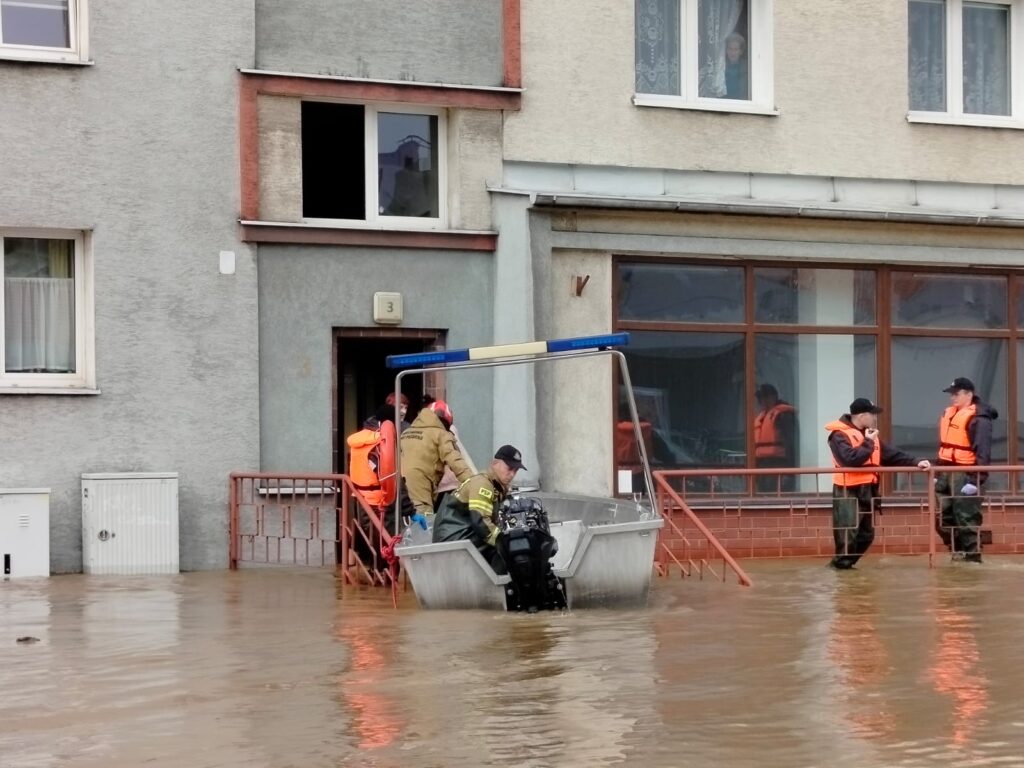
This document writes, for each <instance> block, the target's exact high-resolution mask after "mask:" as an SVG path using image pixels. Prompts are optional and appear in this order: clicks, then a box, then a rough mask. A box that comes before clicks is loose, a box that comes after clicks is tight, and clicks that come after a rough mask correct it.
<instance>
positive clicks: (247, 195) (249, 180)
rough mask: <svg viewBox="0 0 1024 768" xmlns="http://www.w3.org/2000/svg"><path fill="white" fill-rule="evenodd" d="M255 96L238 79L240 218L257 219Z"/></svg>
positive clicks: (249, 85)
mask: <svg viewBox="0 0 1024 768" xmlns="http://www.w3.org/2000/svg"><path fill="white" fill-rule="evenodd" d="M257 96H258V95H257V93H256V87H255V84H254V83H253V82H252V80H251V78H247V77H246V76H245V75H242V76H241V79H240V80H239V88H238V161H239V171H240V174H241V201H240V205H241V217H242V218H243V219H247V220H249V221H256V220H257V219H259V217H260V139H259V122H258V115H257V104H258V102H257Z"/></svg>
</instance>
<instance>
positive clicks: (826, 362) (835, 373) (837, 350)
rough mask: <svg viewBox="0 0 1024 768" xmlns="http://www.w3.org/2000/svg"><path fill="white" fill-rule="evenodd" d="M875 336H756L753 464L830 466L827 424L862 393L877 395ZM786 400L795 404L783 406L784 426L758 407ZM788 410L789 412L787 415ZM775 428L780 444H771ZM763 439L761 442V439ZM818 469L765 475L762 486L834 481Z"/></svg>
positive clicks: (802, 486) (801, 486)
mask: <svg viewBox="0 0 1024 768" xmlns="http://www.w3.org/2000/svg"><path fill="white" fill-rule="evenodd" d="M875 347H876V343H875V337H874V336H853V335H849V336H847V335H830V334H829V335H826V334H820V335H816V334H800V335H793V334H768V333H759V334H757V335H756V336H755V342H754V348H755V353H754V354H755V361H756V362H755V379H756V381H755V382H754V384H755V386H756V390H755V400H756V401H757V405H756V406H755V407H756V410H755V413H754V415H753V417H752V418H753V420H754V422H755V426H754V427H752V428H753V429H754V442H755V454H754V466H757V467H773V466H774V467H780V466H781V467H799V466H804V467H828V466H831V464H832V459H831V454H830V452H829V449H828V444H827V441H826V435H825V431H824V429H823V427H824V425H825V424H827V423H828V422H830V421H833V420H835V419H837V418H839V417H840V416H841V415H842V414H844V413H846V412H847V411H848V410H849V405H850V403H851V402H852V401H853V400H854V399H855V398H858V397H867V398H870V399H872V400H873V399H875V388H876V382H877V364H876V350H875ZM776 402H783V403H786V404H788V405H789V406H791V407H792V408H793V411H792V412H790V413H785V411H786V410H787V409H782V410H783V413H780V414H779V415H778V416H777V417H776V418H775V419H772V421H776V422H778V421H779V418H781V419H782V421H781V424H782V429H778V430H773V429H771V427H770V426H769V427H766V426H765V424H764V422H765V419H764V418H762V420H761V424H760V428H757V426H756V421H757V417H758V413H760V412H761V411H762V410H767V409H770V408H772V407H773V406H774V405H775V404H776ZM783 414H785V415H783ZM771 432H774V433H775V434H776V435H777V436H778V438H779V440H778V441H777V442H780V443H782V444H781V445H777V446H774V447H773V446H772V445H770V443H771V442H772V441H771V440H769V439H761V440H759V439H758V437H759V435H760V436H761V437H762V438H765V437H766V436H767V437H770V434H768V433H771ZM758 443H760V444H758ZM830 482H831V481H830V480H828V479H827V478H826V479H824V480H822V479H819V478H815V476H814V475H806V476H802V477H801V476H793V475H789V476H783V480H782V481H781V482H780V481H779V480H778V478H776V477H765V478H763V479H761V480H759V481H758V488H759V489H760V490H763V491H766V492H775V491H776V490H783V491H792V490H805V491H815V490H818V489H819V488H826V486H828V485H829V484H830Z"/></svg>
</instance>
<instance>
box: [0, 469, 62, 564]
mask: <svg viewBox="0 0 1024 768" xmlns="http://www.w3.org/2000/svg"><path fill="white" fill-rule="evenodd" d="M49 575H50V489H49V488H0V576H2V578H5V579H7V578H21V577H23V576H25V577H27V576H49Z"/></svg>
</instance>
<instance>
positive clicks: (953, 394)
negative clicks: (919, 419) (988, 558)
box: [935, 376, 999, 563]
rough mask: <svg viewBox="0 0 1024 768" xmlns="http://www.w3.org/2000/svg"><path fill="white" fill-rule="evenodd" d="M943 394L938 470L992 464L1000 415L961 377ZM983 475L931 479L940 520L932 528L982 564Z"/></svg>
mask: <svg viewBox="0 0 1024 768" xmlns="http://www.w3.org/2000/svg"><path fill="white" fill-rule="evenodd" d="M942 391H943V392H946V393H947V394H949V407H948V408H947V409H946V410H945V411H943V413H942V416H941V417H940V418H939V461H938V464H939V465H940V466H947V467H948V466H954V467H955V466H962V467H969V466H972V465H979V466H984V465H986V464H989V463H991V459H992V422H993V421H995V420H996V419H997V418H999V413H998V411H996V409H995V408H993V407H992V406H990V405H989V404H988V403H985V402H982V401H981V399H979V398H978V396H977V395H976V394H974V382H973V381H971V380H970V379H966V378H964V377H963V376H958V377H957V378H955V379H953V382H952V383H951V384H950V385H949V386H948V387H946V388H945V389H944V390H942ZM987 479H988V474H987V473H985V472H943V473H941V474H939V475H938V477H937V478H936V479H935V495H936V497H937V499H938V502H939V518H938V520H936V521H935V527H936V529H937V530H938V532H939V536H941V537H942V541H943V543H944V544H945V545H946V546H947V547H949V549H950V551H951V552H953V555H954V557H962V558H963V559H964V560H965V561H967V562H969V563H980V562H981V541H980V540H979V536H978V531H979V529H980V528H981V522H982V514H981V487H982V485H983V484H984V482H985V481H986V480H987Z"/></svg>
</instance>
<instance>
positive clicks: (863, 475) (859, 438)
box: [825, 421, 882, 488]
mask: <svg viewBox="0 0 1024 768" xmlns="http://www.w3.org/2000/svg"><path fill="white" fill-rule="evenodd" d="M825 431H826V432H828V433H829V434H830V435H831V434H832V433H833V432H842V433H843V434H844V435H846V439H847V440H849V441H850V445H851V446H853V447H854V448H856V447H858V446H859V445H861V444H862V443H863V442H864V433H863V432H861V431H860V430H859V429H857V428H856V427H853V426H850V425H849V424H847V423H846V422H845V421H833V422H830V423H828V424H826V425H825ZM832 466H834V467H835V468H836V469H842V470H846V469H847V467H844V466H843V465H842V464H840V463H839V461H838V460H837V459H836V455H835V454H834V453H833V454H832ZM863 466H865V467H880V466H882V441H881V440H875V448H874V450H872V451H871V456H870V457H869V458H868V462H867V464H864V465H863ZM832 482H833V483H834V484H835V485H838V486H842V487H844V488H849V487H850V486H853V485H870V484H873V483H877V482H878V473H877V472H848V471H843V472H836V473H835V474H834V475H832Z"/></svg>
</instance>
